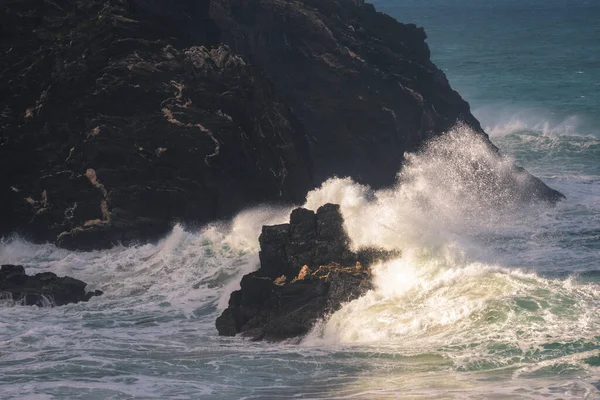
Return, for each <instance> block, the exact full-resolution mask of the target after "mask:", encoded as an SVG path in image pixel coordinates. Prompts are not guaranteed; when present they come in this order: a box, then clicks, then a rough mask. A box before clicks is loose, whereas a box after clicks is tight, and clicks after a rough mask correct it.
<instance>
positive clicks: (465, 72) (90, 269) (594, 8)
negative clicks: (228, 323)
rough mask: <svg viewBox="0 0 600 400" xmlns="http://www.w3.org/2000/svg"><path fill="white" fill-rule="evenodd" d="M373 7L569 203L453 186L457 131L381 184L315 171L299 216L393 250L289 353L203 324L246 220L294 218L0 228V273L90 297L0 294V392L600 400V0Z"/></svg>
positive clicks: (217, 306) (266, 213) (233, 277)
mask: <svg viewBox="0 0 600 400" xmlns="http://www.w3.org/2000/svg"><path fill="white" fill-rule="evenodd" d="M375 5H376V7H377V8H378V10H380V11H383V12H386V13H388V14H390V15H392V16H394V17H395V18H397V19H398V20H399V21H401V22H405V23H409V22H410V23H416V24H417V25H420V26H423V27H425V29H426V31H427V34H428V40H427V42H428V43H429V46H430V48H431V53H432V58H433V61H434V63H436V65H438V66H439V67H440V68H441V69H442V70H443V71H444V72H445V73H446V75H447V76H448V79H449V81H450V83H451V85H452V86H453V88H454V89H456V90H457V91H458V92H459V93H460V94H461V95H462V96H463V97H464V98H465V99H466V100H467V101H468V102H469V103H470V104H471V108H472V110H473V112H474V114H475V116H476V117H478V118H479V120H480V121H481V122H482V125H483V126H484V128H485V129H486V131H487V132H488V133H489V135H490V137H491V140H492V141H493V142H494V143H495V144H496V145H497V146H498V147H499V148H500V150H501V152H502V153H503V154H504V155H506V156H507V157H508V158H509V160H514V161H515V162H516V163H517V164H519V165H521V166H523V167H525V168H526V169H528V170H529V171H530V172H531V173H533V174H535V175H537V176H538V177H540V178H542V179H543V180H544V181H545V182H546V183H547V184H548V185H549V186H551V187H553V188H555V189H557V190H559V191H561V192H562V193H564V194H565V195H566V197H567V199H566V200H564V201H562V202H560V203H559V204H557V205H556V206H554V207H552V206H547V205H532V206H523V207H517V208H515V207H503V206H501V205H500V206H498V202H497V201H493V200H494V199H495V198H496V196H497V195H498V194H497V193H494V192H491V191H485V190H484V191H483V192H482V193H483V194H482V193H479V192H478V193H473V192H472V191H469V190H467V189H465V188H470V187H472V182H469V180H468V176H466V175H467V174H464V173H461V171H462V170H461V160H464V159H465V157H467V159H468V158H472V159H477V158H480V157H483V158H485V157H487V156H489V154H488V153H487V150H486V148H485V146H482V145H481V143H480V141H478V139H477V138H476V137H475V136H473V135H470V134H469V132H467V131H465V128H461V127H457V128H456V129H455V131H453V132H451V133H450V134H449V135H448V136H447V137H446V138H445V139H443V140H440V141H438V142H436V143H432V145H431V146H430V147H429V148H428V149H426V150H425V151H424V152H423V153H421V154H418V155H412V156H409V157H408V162H407V164H406V166H405V167H404V168H403V170H402V171H401V173H400V175H399V176H400V183H399V184H398V185H397V186H396V187H394V188H391V189H389V190H382V191H378V192H375V193H373V192H371V191H370V190H369V189H368V188H365V187H363V186H360V185H357V184H356V183H354V182H352V181H351V180H349V179H334V180H330V181H327V182H325V183H324V184H323V186H322V187H321V188H320V189H318V190H315V191H313V192H311V193H310V194H309V196H308V199H307V204H306V205H305V206H306V207H309V208H315V207H318V206H319V205H321V204H323V203H325V202H335V203H338V204H340V205H341V207H342V213H343V214H344V217H345V220H346V227H347V229H348V232H349V235H350V237H351V238H352V240H353V243H354V244H355V245H356V246H360V245H379V246H383V247H387V248H395V249H400V250H401V251H402V256H401V257H400V258H398V259H396V260H392V261H390V262H387V263H384V264H382V265H378V266H377V267H375V269H374V282H375V290H373V291H371V292H369V293H368V294H367V295H365V296H364V297H362V298H360V299H358V300H355V301H353V302H351V303H348V304H346V305H345V306H344V307H343V308H342V309H341V310H340V311H338V312H336V313H335V314H333V315H332V316H331V317H330V318H328V319H326V320H324V321H322V322H321V323H320V324H318V326H316V327H315V329H314V331H313V332H311V334H309V335H308V337H307V338H305V339H304V340H303V342H302V343H301V344H299V345H298V344H285V343H284V344H269V343H254V342H249V341H247V340H246V339H243V338H221V337H218V336H217V331H216V329H215V328H214V321H215V318H216V317H217V316H218V315H219V313H220V312H221V311H222V310H223V308H224V307H226V305H227V299H228V295H229V293H230V292H231V291H232V290H234V289H235V288H236V287H237V285H238V282H239V279H240V277H241V276H242V275H243V274H245V273H247V272H250V271H252V270H254V269H256V268H257V265H258V255H257V252H258V242H257V238H258V234H259V233H260V227H261V226H262V225H263V224H273V223H281V222H284V221H285V220H286V219H287V217H288V212H289V209H275V208H271V207H266V206H265V207H259V208H256V209H252V210H247V211H245V212H242V213H240V214H239V215H238V216H237V217H236V218H234V219H233V220H232V221H231V223H229V224H214V225H209V226H206V227H205V228H203V229H201V230H199V231H195V232H187V231H185V230H183V229H182V228H181V227H179V226H176V227H175V228H174V230H173V232H172V233H171V234H170V235H169V236H168V237H166V238H165V239H164V240H163V241H161V242H160V243H158V244H156V245H144V246H136V247H129V248H126V247H116V248H113V249H111V250H107V251H98V252H92V253H75V252H68V251H65V250H62V249H58V248H56V247H54V246H52V245H34V244H31V243H28V242H26V241H23V240H21V239H19V238H8V239H5V240H3V241H2V242H0V263H1V264H6V263H14V264H23V265H26V266H31V267H29V268H27V269H28V272H29V273H34V272H39V271H46V270H49V271H53V272H55V273H57V274H59V275H71V276H74V277H77V278H79V279H82V280H84V281H86V282H88V283H89V284H90V286H89V289H91V290H94V289H100V290H103V291H104V292H105V295H103V296H101V297H98V298H93V299H92V300H91V301H90V302H89V303H84V304H74V305H68V306H64V307H57V308H52V309H40V308H35V307H21V306H18V305H16V306H15V305H14V304H13V303H11V301H10V299H4V300H0V398H1V399H86V400H91V399H166V398H169V399H242V398H243V399H290V398H297V399H387V398H390V399H555V398H560V399H600V1H597V0H587V1H583V0H545V1H540V0H519V1H516V0H488V1H482V0H429V1H417V0H376V1H375ZM440 150H442V151H440ZM442 153H443V154H449V156H447V157H448V158H446V159H440V158H439V154H442ZM496 168H497V169H499V170H500V169H502V168H506V164H505V163H503V162H498V164H497V165H496Z"/></svg>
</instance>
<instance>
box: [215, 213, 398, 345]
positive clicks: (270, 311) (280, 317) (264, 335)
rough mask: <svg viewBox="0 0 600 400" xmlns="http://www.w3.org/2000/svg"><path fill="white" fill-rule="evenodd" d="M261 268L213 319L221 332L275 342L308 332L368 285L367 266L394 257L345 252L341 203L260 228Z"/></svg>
mask: <svg viewBox="0 0 600 400" xmlns="http://www.w3.org/2000/svg"><path fill="white" fill-rule="evenodd" d="M259 241H260V264H261V266H260V268H259V269H258V270H257V271H255V272H252V273H250V274H248V275H246V276H244V277H243V278H242V281H241V284H240V285H241V289H240V290H238V291H235V292H233V293H232V294H231V298H230V300H229V307H228V308H227V309H226V310H225V311H224V312H223V314H222V315H221V316H220V317H219V318H218V319H217V321H216V326H217V330H218V331H219V334H220V335H223V336H234V335H236V334H238V333H242V334H243V335H244V336H247V337H251V338H253V339H256V340H270V341H278V340H285V339H291V338H295V337H300V336H302V335H305V334H307V333H308V332H309V331H310V329H311V328H312V327H313V325H314V324H315V322H317V321H318V320H319V319H321V318H323V317H324V316H326V315H328V314H330V313H332V312H334V311H336V310H338V309H339V308H340V307H341V305H342V304H343V303H345V302H348V301H351V300H354V299H357V298H358V297H360V296H361V295H362V294H364V293H365V292H366V291H367V290H369V289H371V287H372V286H371V281H370V276H371V273H370V266H371V265H372V264H373V263H374V262H376V261H379V260H385V259H389V258H390V257H393V256H396V255H398V253H395V252H389V251H384V250H378V249H370V248H369V249H364V250H360V251H358V252H353V251H351V250H350V239H349V238H348V235H347V233H346V231H345V230H344V220H343V218H342V215H341V213H340V207H339V206H338V205H335V204H326V205H324V206H322V207H321V208H319V209H318V210H317V212H316V213H315V212H313V211H310V210H307V209H304V208H297V209H295V210H294V211H292V214H291V216H290V223H289V224H283V225H275V226H264V227H263V229H262V234H261V235H260V238H259Z"/></svg>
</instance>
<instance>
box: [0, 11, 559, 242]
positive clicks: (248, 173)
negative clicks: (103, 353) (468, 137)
mask: <svg viewBox="0 0 600 400" xmlns="http://www.w3.org/2000/svg"><path fill="white" fill-rule="evenodd" d="M0 29H1V32H0V55H1V57H0V168H1V170H2V174H0V234H8V233H10V232H13V231H17V232H19V233H21V234H23V235H25V236H26V237H28V238H29V239H32V240H36V241H52V242H55V243H56V244H58V245H59V246H63V247H67V248H73V249H94V248H105V247H109V246H111V245H112V244H114V243H117V242H121V243H125V244H127V243H132V242H135V241H146V240H152V239H156V238H158V237H159V236H161V235H163V234H165V233H166V232H167V231H168V230H169V229H170V227H171V225H172V224H173V223H174V222H184V223H186V224H191V225H195V224H201V223H205V222H207V221H210V220H214V219H218V218H225V217H228V216H231V215H232V214H234V213H235V212H237V211H239V210H240V209H241V208H243V207H247V206H250V205H253V204H257V203H261V202H285V203H301V202H302V200H303V197H304V195H305V194H306V192H307V191H308V190H310V189H312V188H313V187H315V186H316V185H318V184H320V183H321V182H322V181H323V179H325V178H328V177H331V176H332V175H338V176H352V177H353V178H354V179H356V180H357V181H359V182H361V183H366V184H370V185H372V186H373V187H375V188H377V187H381V186H385V185H388V184H391V183H392V182H393V180H394V176H395V173H396V172H397V170H398V168H399V166H400V164H401V162H402V158H403V154H404V152H405V151H412V150H415V149H417V148H418V147H419V146H420V145H422V144H423V143H424V141H425V140H427V139H428V138H429V137H432V136H436V135H440V134H442V133H443V132H444V131H445V130H447V129H448V128H449V127H451V126H452V125H454V124H455V123H456V122H457V121H462V122H463V123H465V124H467V125H469V126H470V127H472V128H473V129H474V130H475V131H477V132H480V134H481V135H483V136H485V133H484V132H483V131H482V130H481V127H480V125H479V123H478V122H477V120H475V118H474V117H473V116H472V115H471V113H470V111H469V105H468V104H467V103H466V102H465V101H464V100H462V99H461V97H460V96H459V95H458V94H457V93H456V92H455V91H453V90H452V89H451V88H450V86H449V84H448V81H447V79H446V77H445V76H444V74H443V73H442V71H440V70H439V69H438V68H437V67H435V66H434V65H433V64H432V63H431V61H430V58H429V49H428V47H427V44H426V43H425V33H424V31H423V30H422V29H421V28H417V27H416V26H414V25H404V24H401V23H398V22H396V21H395V20H394V19H392V18H390V17H389V16H386V15H384V14H381V13H378V12H376V11H375V9H374V7H373V6H372V5H369V4H365V3H364V2H362V1H359V0H286V1H282V0H213V1H210V2H209V1H208V0H179V1H176V2H168V1H164V0H102V1H101V0H55V1H51V2H50V1H41V0H10V1H8V2H5V3H4V4H3V5H2V7H0ZM490 146H492V145H491V143H490ZM532 187H535V190H533V191H532V196H530V197H532V198H545V199H551V200H552V199H556V198H558V197H560V195H559V194H558V193H557V192H554V191H552V190H551V189H549V188H547V187H546V186H545V185H543V184H542V183H541V182H540V181H537V180H535V179H533V178H532Z"/></svg>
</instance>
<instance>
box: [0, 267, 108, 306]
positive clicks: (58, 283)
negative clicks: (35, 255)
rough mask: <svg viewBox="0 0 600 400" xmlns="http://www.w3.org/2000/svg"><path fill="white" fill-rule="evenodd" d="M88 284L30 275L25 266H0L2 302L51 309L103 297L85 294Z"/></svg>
mask: <svg viewBox="0 0 600 400" xmlns="http://www.w3.org/2000/svg"><path fill="white" fill-rule="evenodd" d="M86 286H87V284H86V283H85V282H82V281H80V280H78V279H74V278H71V277H68V276H65V277H58V276H56V275H55V274H54V273H52V272H42V273H39V274H35V275H32V276H29V275H27V274H26V273H25V268H24V267H23V266H22V265H3V266H2V267H0V299H1V300H4V301H10V302H12V303H15V304H20V305H25V306H34V305H35V306H40V307H52V306H62V305H65V304H69V303H79V302H81V301H88V300H89V299H91V298H92V297H94V296H100V295H102V292H101V291H100V290H96V291H94V292H87V293H86V291H85V287H86Z"/></svg>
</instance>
